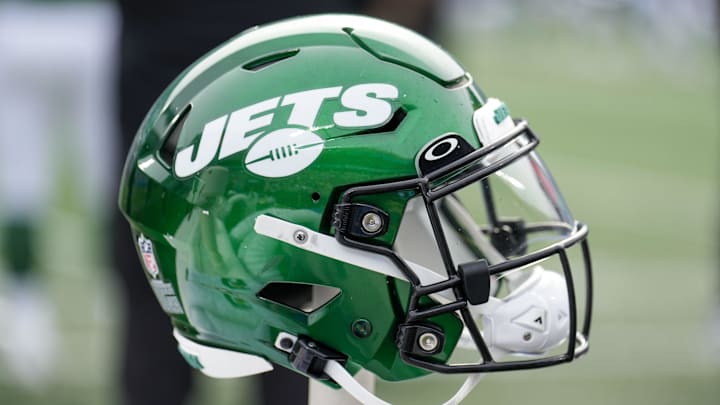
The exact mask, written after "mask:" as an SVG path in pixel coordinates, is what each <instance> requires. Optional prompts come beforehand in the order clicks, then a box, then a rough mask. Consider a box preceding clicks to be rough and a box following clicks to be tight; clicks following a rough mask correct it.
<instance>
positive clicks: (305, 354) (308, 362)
mask: <svg viewBox="0 0 720 405" xmlns="http://www.w3.org/2000/svg"><path fill="white" fill-rule="evenodd" d="M288 360H290V363H292V365H293V367H295V368H296V369H297V370H298V371H300V372H301V373H304V374H307V375H309V376H310V377H313V378H316V379H318V380H328V379H330V377H329V376H328V375H327V374H326V373H325V366H326V365H327V363H328V361H331V360H332V361H335V362H337V363H339V364H341V365H344V364H345V362H346V361H347V356H345V355H344V354H342V353H340V352H337V351H335V350H333V349H330V348H329V347H326V346H324V345H321V344H320V343H317V342H313V341H312V340H310V339H308V338H306V337H298V338H297V340H296V341H295V345H294V346H293V347H292V351H291V352H290V355H289V356H288Z"/></svg>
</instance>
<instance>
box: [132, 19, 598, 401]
mask: <svg viewBox="0 0 720 405" xmlns="http://www.w3.org/2000/svg"><path fill="white" fill-rule="evenodd" d="M538 142H539V141H538V138H537V136H536V135H535V134H534V133H533V132H532V131H531V130H530V128H529V126H528V124H527V122H526V121H524V120H516V119H513V118H512V117H511V116H510V113H509V110H508V108H507V107H506V105H505V104H503V103H502V102H500V101H499V100H497V99H494V98H487V97H486V96H485V95H483V93H482V92H481V91H480V90H479V88H478V87H477V86H476V84H475V83H474V81H473V79H472V77H471V76H470V75H469V74H468V73H467V72H466V71H465V70H464V69H463V68H462V67H461V66H460V65H459V64H458V63H457V62H456V61H455V60H454V59H453V58H452V57H451V56H449V55H448V54H447V53H446V52H445V51H443V50H442V49H440V48H439V47H438V46H437V45H435V44H433V43H432V42H430V41H429V40H427V39H425V38H423V37H421V36H419V35H418V34H416V33H414V32H412V31H409V30H407V29H404V28H402V27H399V26H397V25H394V24H391V23H387V22H384V21H380V20H377V19H372V18H367V17H361V16H351V15H318V16H309V17H301V18H294V19H289V20H285V21H281V22H277V23H273V24H268V25H265V26H262V27H259V28H253V29H250V30H247V31H245V32H243V33H241V34H240V35H238V36H237V37H235V38H233V39H231V40H229V41H228V42H226V43H224V44H222V45H221V46H219V47H218V48H216V49H215V50H213V51H211V52H210V53H208V54H207V55H205V56H203V57H202V58H201V59H199V60H198V61H197V62H195V63H194V64H193V65H192V66H190V67H189V68H188V69H187V70H185V71H184V72H183V73H182V74H181V75H180V76H179V77H178V78H177V79H176V80H175V81H174V82H173V83H172V84H171V85H170V86H169V87H168V88H167V89H166V90H165V92H164V93H163V94H162V95H161V96H160V98H159V99H158V100H157V102H156V103H155V104H154V106H153V107H152V109H151V110H150V112H149V113H148V115H147V117H146V118H145V120H144V122H143V124H142V126H141V127H140V129H139V131H138V133H137V135H136V138H135V141H134V143H133V146H132V148H131V150H130V152H129V156H128V158H127V162H126V164H125V169H124V173H123V178H122V184H121V191H120V201H119V204H120V208H121V209H122V211H123V213H124V214H125V216H126V217H127V219H128V221H129V223H130V226H131V228H132V231H133V234H134V237H135V241H136V243H137V247H138V252H139V255H140V258H141V261H142V262H143V264H144V267H145V269H146V271H147V277H148V280H149V282H150V285H151V286H152V288H153V290H154V291H155V293H156V295H157V298H158V300H159V302H160V304H161V306H162V308H163V309H164V310H165V312H167V313H168V315H169V316H170V319H171V321H172V324H173V326H174V330H175V332H174V334H175V336H176V338H177V340H178V342H179V348H180V351H181V353H182V354H183V355H184V356H185V357H186V359H187V360H188V361H189V362H190V363H191V364H192V365H194V366H195V367H197V368H199V369H200V370H202V371H203V372H205V373H206V374H208V375H211V376H215V377H238V376H244V375H250V374H257V373H260V372H264V371H268V370H270V369H272V367H273V365H280V366H283V367H287V368H290V369H293V370H296V371H298V372H301V373H303V374H305V375H308V376H310V377H313V378H316V379H320V380H323V381H326V382H327V383H328V384H329V385H331V386H337V385H340V386H342V387H343V388H345V389H347V390H348V391H350V393H351V394H353V395H355V396H357V397H358V398H361V400H363V401H366V402H370V401H372V399H368V398H374V397H367V396H365V397H363V395H365V394H367V393H363V392H362V390H361V388H357V387H355V386H354V385H353V382H352V381H353V380H352V378H348V377H349V376H350V375H352V374H354V373H355V372H357V371H358V370H360V369H366V370H368V371H370V372H372V373H373V374H375V375H376V376H378V377H380V378H382V379H384V380H389V381H400V380H406V379H410V378H415V377H418V376H422V375H426V374H430V373H433V372H440V373H469V374H470V375H471V378H470V379H469V380H468V383H467V384H466V386H470V387H471V386H472V385H474V383H475V382H476V380H473V379H472V378H474V377H472V376H477V373H481V372H488V371H501V370H512V369H527V368H536V367H544V366H549V365H553V364H558V363H561V362H567V361H571V360H573V359H574V358H576V357H577V356H579V355H581V354H583V353H585V352H586V351H587V348H588V345H587V341H588V336H589V329H590V314H591V302H592V296H591V295H592V294H591V292H592V279H591V268H590V267H591V266H590V257H589V250H588V245H587V239H586V237H587V227H586V226H585V225H583V224H581V223H579V222H576V221H575V220H574V219H573V217H572V216H571V214H570V211H569V210H568V207H567V205H566V203H565V202H564V200H563V197H562V195H561V194H560V192H559V191H558V188H557V186H556V184H555V182H554V180H553V179H552V177H551V176H550V174H549V172H548V170H547V169H546V166H545V165H544V163H543V162H542V161H541V160H540V158H539V157H538V155H537V154H536V152H535V151H534V149H535V147H536V146H537V145H538ZM466 388H467V387H466ZM465 391H468V390H467V389H466V390H465ZM463 395H464V394H463Z"/></svg>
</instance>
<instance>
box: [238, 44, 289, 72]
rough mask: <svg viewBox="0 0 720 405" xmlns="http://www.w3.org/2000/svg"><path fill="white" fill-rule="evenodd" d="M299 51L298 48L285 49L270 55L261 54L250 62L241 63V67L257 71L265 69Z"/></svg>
mask: <svg viewBox="0 0 720 405" xmlns="http://www.w3.org/2000/svg"><path fill="white" fill-rule="evenodd" d="M298 52H300V50H299V49H289V50H286V51H282V52H278V53H273V54H270V55H263V56H261V57H259V58H257V59H253V60H251V61H250V62H248V63H246V64H244V65H243V69H245V70H250V71H253V72H257V71H258V70H262V69H265V68H266V67H268V66H270V65H272V64H274V63H277V62H280V61H282V60H285V59H288V58H292V57H293V56H295V55H297V54H298Z"/></svg>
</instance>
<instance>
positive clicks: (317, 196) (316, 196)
mask: <svg viewBox="0 0 720 405" xmlns="http://www.w3.org/2000/svg"><path fill="white" fill-rule="evenodd" d="M310 198H312V200H313V202H318V201H320V193H318V192H317V191H316V192H314V193H312V195H310Z"/></svg>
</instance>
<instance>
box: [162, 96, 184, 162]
mask: <svg viewBox="0 0 720 405" xmlns="http://www.w3.org/2000/svg"><path fill="white" fill-rule="evenodd" d="M191 108H192V106H191V105H190V104H188V105H187V106H186V107H185V108H184V109H183V110H182V112H181V113H180V114H178V115H177V116H176V117H175V122H173V123H172V124H170V128H169V129H168V131H167V135H166V136H165V140H164V141H163V144H162V146H161V147H160V150H159V152H158V155H159V157H160V160H162V161H163V162H164V163H165V164H166V165H168V166H172V162H173V157H175V151H176V150H177V145H178V141H179V140H180V134H181V133H182V130H183V127H184V126H185V120H186V118H187V116H188V112H190V109H191Z"/></svg>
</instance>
